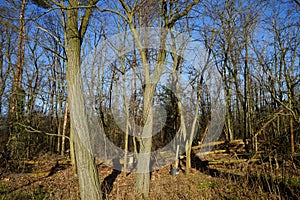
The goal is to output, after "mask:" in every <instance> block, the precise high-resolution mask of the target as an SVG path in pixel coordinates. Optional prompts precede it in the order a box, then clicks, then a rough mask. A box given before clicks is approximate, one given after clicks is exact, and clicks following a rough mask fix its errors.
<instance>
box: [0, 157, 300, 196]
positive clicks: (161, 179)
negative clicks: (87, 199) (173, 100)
mask: <svg viewBox="0 0 300 200" xmlns="http://www.w3.org/2000/svg"><path fill="white" fill-rule="evenodd" d="M41 159H42V160H41V161H43V162H39V163H42V164H40V165H38V166H35V165H30V166H27V168H26V167H24V169H23V172H22V173H7V172H6V173H3V174H1V177H0V199H9V200H10V199H55V200H57V199H79V188H78V179H77V176H76V175H74V174H73V172H72V169H71V167H70V166H69V165H65V164H64V165H63V164H62V165H57V162H56V159H57V157H55V156H48V157H47V158H46V160H47V162H44V161H45V157H43V158H41ZM200 165H201V164H199V163H198V165H197V164H194V168H193V169H192V170H191V173H190V174H189V175H185V174H184V173H183V171H182V170H180V173H179V174H178V175H176V176H171V175H170V173H169V172H170V168H169V166H167V167H165V168H162V169H160V170H159V171H154V172H153V173H152V175H151V191H150V197H149V199H150V200H152V199H153V200H154V199H155V200H157V199H162V200H168V199H170V200H171V199H172V200H176V199H178V200H179V199H181V200H184V199H186V200H193V199H195V200H200V199H280V198H281V199H297V198H298V199H299V197H300V178H299V174H298V173H299V170H298V169H297V170H298V171H295V170H293V172H289V171H288V170H286V173H288V172H289V173H292V174H293V176H290V177H293V178H288V179H285V180H284V179H283V178H282V177H280V176H278V178H272V176H267V175H264V173H263V172H264V171H263V170H262V169H259V168H257V170H260V171H257V173H256V174H255V175H249V174H247V173H245V169H243V172H242V171H241V172H240V171H239V170H241V169H238V168H234V167H232V166H231V167H228V166H226V167H225V166H223V167H222V169H221V168H220V169H211V168H207V167H205V166H200ZM229 168H230V169H229ZM183 170H184V169H183ZM290 170H292V169H290ZM49 171H50V172H51V173H48V172H49ZM252 172H253V171H252ZM252 172H251V173H252ZM99 173H100V177H101V182H102V190H103V193H104V197H105V198H106V199H109V200H117V199H119V200H121V199H128V200H132V199H141V197H138V196H135V194H134V186H135V174H134V173H131V174H127V175H125V174H123V173H120V172H118V171H114V170H113V169H111V168H108V167H105V166H103V165H101V166H99ZM245 174H246V175H245ZM295 175H296V176H295ZM286 177H289V176H286Z"/></svg>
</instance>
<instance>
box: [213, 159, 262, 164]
mask: <svg viewBox="0 0 300 200" xmlns="http://www.w3.org/2000/svg"><path fill="white" fill-rule="evenodd" d="M259 161H260V159H250V160H249V159H238V160H217V161H208V165H229V164H234V163H253V162H259Z"/></svg>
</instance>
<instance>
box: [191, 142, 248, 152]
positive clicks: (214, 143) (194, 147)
mask: <svg viewBox="0 0 300 200" xmlns="http://www.w3.org/2000/svg"><path fill="white" fill-rule="evenodd" d="M226 143H228V144H234V145H238V144H244V141H243V140H232V141H230V142H227V141H217V142H210V143H205V144H200V145H197V146H193V147H192V149H193V150H197V149H201V148H203V147H207V146H216V145H221V144H226Z"/></svg>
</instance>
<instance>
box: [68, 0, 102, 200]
mask: <svg viewBox="0 0 300 200" xmlns="http://www.w3.org/2000/svg"><path fill="white" fill-rule="evenodd" d="M96 2H97V1H93V0H91V2H90V4H91V5H93V4H95V3H96ZM90 4H89V5H90ZM78 5H79V0H70V1H69V3H68V7H69V8H70V9H68V10H67V11H66V12H67V22H66V28H67V30H66V39H67V41H66V44H67V45H66V46H67V48H66V54H67V63H66V64H67V86H68V101H69V104H70V120H71V123H72V126H71V127H72V130H71V131H72V134H73V138H74V146H75V154H76V162H77V173H78V178H79V188H80V197H81V199H97V200H98V199H102V194H101V187H100V181H99V176H98V171H97V168H96V165H95V162H94V157H93V155H92V152H91V149H92V148H91V143H90V137H89V132H90V130H89V125H88V118H87V113H86V106H85V100H84V95H83V89H82V81H81V75H80V64H81V63H80V51H81V40H82V38H83V35H84V34H85V31H86V27H87V25H88V20H89V17H90V15H91V10H88V9H87V10H86V12H85V14H84V18H83V19H82V20H81V23H82V24H81V26H80V29H79V27H78V21H79V19H78V8H75V7H76V6H78ZM83 23H85V24H83ZM71 142H72V141H71Z"/></svg>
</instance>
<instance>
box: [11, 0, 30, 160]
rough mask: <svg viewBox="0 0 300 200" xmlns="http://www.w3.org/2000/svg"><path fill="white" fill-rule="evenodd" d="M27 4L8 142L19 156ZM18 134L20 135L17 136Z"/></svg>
mask: <svg viewBox="0 0 300 200" xmlns="http://www.w3.org/2000/svg"><path fill="white" fill-rule="evenodd" d="M25 4H26V0H22V4H21V12H20V30H19V37H18V62H17V67H16V69H15V70H14V76H13V85H12V94H11V99H10V107H9V109H10V110H9V117H8V124H9V135H10V139H9V141H8V144H7V146H9V149H10V151H11V152H10V153H11V154H12V155H18V153H19V152H18V151H17V149H20V148H22V147H21V146H20V144H18V145H17V144H15V143H16V142H17V141H16V140H19V130H16V128H17V126H16V124H15V122H16V121H18V120H20V117H21V115H22V113H21V112H22V111H23V108H22V107H23V105H22V101H23V100H24V98H25V96H24V98H23V95H24V91H23V89H22V77H23V76H22V74H23V66H24V50H25V22H24V13H25ZM15 134H18V135H15Z"/></svg>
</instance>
